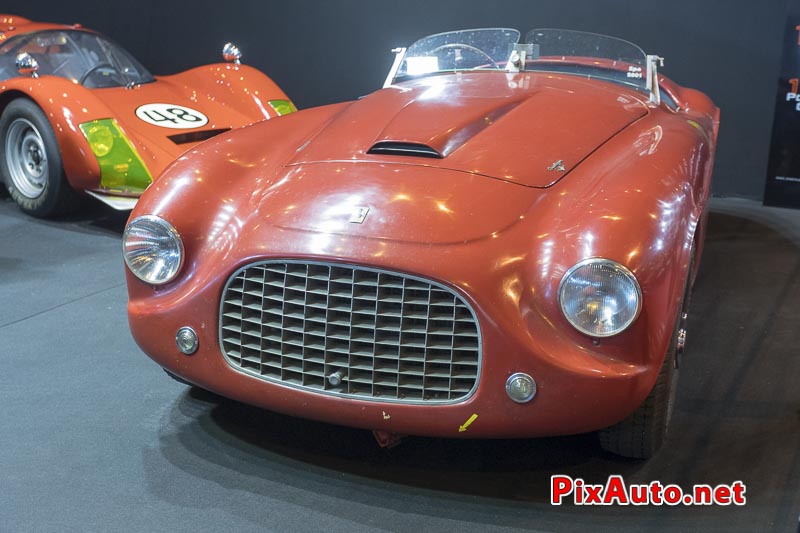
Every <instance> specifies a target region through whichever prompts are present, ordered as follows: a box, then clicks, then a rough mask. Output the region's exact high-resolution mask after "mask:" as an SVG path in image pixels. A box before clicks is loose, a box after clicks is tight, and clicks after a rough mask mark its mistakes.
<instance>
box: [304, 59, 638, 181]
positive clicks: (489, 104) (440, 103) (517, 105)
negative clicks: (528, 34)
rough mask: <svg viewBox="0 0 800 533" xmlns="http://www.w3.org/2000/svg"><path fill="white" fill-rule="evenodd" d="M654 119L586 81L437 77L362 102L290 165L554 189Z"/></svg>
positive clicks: (610, 87) (626, 98)
mask: <svg viewBox="0 0 800 533" xmlns="http://www.w3.org/2000/svg"><path fill="white" fill-rule="evenodd" d="M645 114H647V106H646V105H645V104H644V103H643V101H642V99H641V98H640V97H639V96H638V95H637V94H636V93H635V92H633V91H632V90H630V89H627V88H624V87H622V86H616V85H614V84H611V83H607V82H601V81H595V80H588V79H584V78H581V77H578V76H570V75H560V74H554V73H534V72H526V73H520V74H507V73H498V72H474V73H462V74H449V75H442V76H432V77H427V78H424V79H421V80H415V81H412V82H407V83H403V84H399V85H395V86H392V87H388V88H386V89H383V90H380V91H377V92H375V93H373V94H371V95H369V96H366V97H364V98H362V99H360V100H358V101H356V102H353V103H352V104H351V105H350V106H349V107H347V108H346V109H344V110H343V111H342V112H341V113H340V114H339V115H337V116H336V117H335V118H333V120H331V121H330V122H329V123H328V124H327V125H326V126H325V127H323V128H322V129H321V130H320V131H319V132H317V134H316V135H315V136H314V137H313V138H312V139H311V140H310V142H308V143H306V144H305V145H303V146H301V148H300V149H299V150H298V152H297V154H296V155H295V156H294V157H293V158H291V159H290V160H289V161H288V165H289V166H292V165H303V164H310V163H319V162H332V161H373V162H381V161H383V162H392V163H395V164H410V165H426V166H429V167H439V168H445V169H450V170H456V171H461V172H467V173H471V174H478V175H483V176H488V177H491V178H496V179H500V180H504V181H508V182H512V183H517V184H520V185H525V186H529V187H548V186H550V185H552V184H554V183H555V182H557V181H558V180H559V179H561V178H562V177H563V176H565V175H566V174H568V173H569V171H570V170H572V169H573V168H575V166H577V165H578V164H579V163H580V162H581V161H582V160H583V159H585V158H586V157H587V156H588V155H589V154H591V153H592V152H593V151H594V150H596V149H597V148H598V147H599V146H600V145H602V144H603V143H604V142H606V141H607V140H608V139H609V138H611V137H612V136H614V135H615V134H617V133H619V132H620V131H621V130H623V129H624V128H625V127H627V126H628V125H629V124H631V123H632V122H634V121H636V120H637V119H639V118H641V117H643V116H644V115H645ZM418 149H421V150H424V151H425V152H427V153H425V154H423V155H424V156H427V157H424V156H420V155H415V152H414V151H413V150H418ZM409 150H411V151H409Z"/></svg>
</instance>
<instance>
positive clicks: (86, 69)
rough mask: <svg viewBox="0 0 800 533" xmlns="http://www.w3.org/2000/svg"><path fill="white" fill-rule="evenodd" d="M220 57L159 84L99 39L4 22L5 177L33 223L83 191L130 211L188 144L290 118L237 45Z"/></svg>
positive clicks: (1, 149) (285, 104)
mask: <svg viewBox="0 0 800 533" xmlns="http://www.w3.org/2000/svg"><path fill="white" fill-rule="evenodd" d="M223 55H224V57H225V59H226V60H227V61H228V63H223V64H214V65H206V66H203V67H197V68H194V69H191V70H188V71H186V72H182V73H180V74H175V75H172V76H153V75H152V74H150V73H149V72H148V71H147V69H145V68H144V67H143V66H142V65H141V64H140V63H139V62H138V61H136V59H135V58H134V57H133V56H132V55H130V54H129V53H128V52H126V51H125V50H124V49H123V48H121V47H120V46H119V45H117V44H115V43H114V42H112V41H110V40H109V39H107V38H106V37H104V36H102V35H100V34H98V33H95V32H93V31H90V30H86V29H84V28H81V27H80V26H77V25H76V26H64V25H60V24H47V23H38V22H32V21H30V20H28V19H24V18H22V17H15V16H11V15H0V181H2V182H4V183H5V185H6V187H7V188H8V190H9V192H10V194H11V197H12V198H13V199H14V200H15V201H16V202H17V204H19V206H20V208H22V210H23V211H25V212H27V213H29V214H31V215H35V216H48V215H53V214H57V213H60V212H65V211H68V210H70V209H71V208H73V207H75V205H76V200H77V199H78V198H79V196H78V194H77V193H79V192H86V193H88V194H89V195H91V196H94V197H96V198H98V199H100V200H102V201H104V202H105V203H107V204H109V205H111V206H112V207H114V208H117V209H131V208H132V207H133V206H134V205H135V203H136V199H137V198H138V197H139V195H140V194H141V193H142V192H143V191H144V190H145V189H146V188H147V187H148V186H149V185H150V183H151V182H152V181H153V178H154V177H156V176H158V175H159V174H160V173H161V171H162V170H164V168H165V167H166V166H167V165H168V164H169V163H171V162H172V161H174V160H175V159H176V158H177V157H178V156H179V155H181V154H182V153H183V152H185V151H186V150H187V149H188V148H191V147H193V146H195V145H196V144H197V143H199V142H200V141H203V140H205V139H209V138H211V137H213V136H215V135H218V134H220V133H223V132H225V131H228V130H230V129H231V128H236V127H239V126H244V125H247V124H251V123H253V122H256V121H259V120H264V119H268V118H272V117H276V116H279V115H282V114H286V113H290V112H292V111H294V106H293V105H292V103H291V102H290V101H289V99H288V98H287V97H286V95H285V94H284V93H283V91H282V90H281V89H280V88H279V87H278V86H277V85H275V83H273V82H272V80H270V79H269V78H268V77H266V76H265V75H264V74H262V73H261V72H259V71H258V70H256V69H254V68H251V67H248V66H245V65H241V64H239V57H240V55H241V54H240V53H239V51H238V49H237V48H236V47H235V46H233V45H232V44H230V43H229V44H227V45H226V46H225V47H224V48H223Z"/></svg>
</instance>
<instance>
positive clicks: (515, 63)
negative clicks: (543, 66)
mask: <svg viewBox="0 0 800 533" xmlns="http://www.w3.org/2000/svg"><path fill="white" fill-rule="evenodd" d="M529 59H539V45H538V44H531V43H523V44H515V45H514V47H513V48H512V49H511V53H510V54H509V56H508V61H506V72H521V71H523V70H525V62H526V61H527V60H529Z"/></svg>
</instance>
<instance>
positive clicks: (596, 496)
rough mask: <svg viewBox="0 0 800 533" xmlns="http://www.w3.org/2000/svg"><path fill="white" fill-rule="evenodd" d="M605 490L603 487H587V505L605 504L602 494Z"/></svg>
mask: <svg viewBox="0 0 800 533" xmlns="http://www.w3.org/2000/svg"><path fill="white" fill-rule="evenodd" d="M602 490H603V485H586V503H588V504H594V505H597V504H600V503H603V498H602V497H601V496H600V492H601V491H602Z"/></svg>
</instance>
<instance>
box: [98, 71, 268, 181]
mask: <svg viewBox="0 0 800 533" xmlns="http://www.w3.org/2000/svg"><path fill="white" fill-rule="evenodd" d="M92 94H93V95H94V96H95V97H97V98H98V99H99V100H100V101H102V102H103V103H104V104H105V105H106V106H108V108H109V109H111V110H113V111H114V117H113V118H114V119H116V121H117V123H118V124H119V125H120V126H121V127H122V129H123V130H124V131H125V133H126V135H127V136H128V138H129V139H130V141H131V142H132V143H133V144H134V146H135V147H136V149H137V151H138V152H139V155H140V156H141V157H142V159H143V160H144V161H145V163H146V164H147V166H148V168H149V169H150V171H151V173H152V174H153V176H155V175H157V174H159V173H160V172H161V171H162V170H163V169H164V168H165V167H166V166H167V165H168V164H169V163H171V162H172V161H174V160H175V159H176V158H177V157H178V156H180V155H181V154H183V153H184V152H185V151H186V150H187V149H189V148H191V147H193V146H195V145H197V144H198V143H199V142H201V141H203V140H205V139H208V138H210V137H212V136H214V134H216V133H223V132H225V131H227V130H229V129H232V128H237V127H241V126H245V125H247V124H251V123H253V122H255V121H256V120H260V119H262V118H264V117H253V116H248V115H247V114H245V113H242V112H240V111H239V110H237V109H234V108H233V107H231V106H229V105H226V104H225V103H223V102H221V101H219V100H217V99H215V98H212V97H210V96H207V95H203V94H201V93H199V92H197V91H190V90H187V89H186V88H185V87H183V86H182V85H181V84H180V83H176V82H173V81H171V80H170V77H165V78H158V79H157V80H156V81H154V82H151V83H145V84H142V85H139V86H137V87H136V88H134V89H125V88H124V87H116V88H110V89H94V90H92ZM159 103H160V104H177V105H179V106H182V107H188V108H190V109H194V110H197V111H200V112H201V113H203V114H204V115H205V116H206V117H208V123H206V124H204V125H203V126H201V127H199V128H186V129H176V128H167V127H163V126H156V125H153V124H150V123H148V122H145V121H144V120H142V119H140V118H139V117H137V116H136V110H137V109H138V108H139V107H140V106H142V105H145V104H159ZM193 134H199V135H193Z"/></svg>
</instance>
